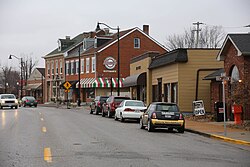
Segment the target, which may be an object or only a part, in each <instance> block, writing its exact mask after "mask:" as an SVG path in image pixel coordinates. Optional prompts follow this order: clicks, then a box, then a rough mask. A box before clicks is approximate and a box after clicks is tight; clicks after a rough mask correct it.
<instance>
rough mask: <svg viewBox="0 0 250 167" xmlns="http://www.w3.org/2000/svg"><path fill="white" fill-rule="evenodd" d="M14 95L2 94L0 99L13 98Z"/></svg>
mask: <svg viewBox="0 0 250 167" xmlns="http://www.w3.org/2000/svg"><path fill="white" fill-rule="evenodd" d="M15 98H16V97H15V95H2V96H1V99H15Z"/></svg>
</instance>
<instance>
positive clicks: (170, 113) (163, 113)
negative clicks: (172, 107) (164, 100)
mask: <svg viewBox="0 0 250 167" xmlns="http://www.w3.org/2000/svg"><path fill="white" fill-rule="evenodd" d="M161 114H162V115H174V112H161Z"/></svg>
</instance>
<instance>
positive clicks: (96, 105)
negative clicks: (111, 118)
mask: <svg viewBox="0 0 250 167" xmlns="http://www.w3.org/2000/svg"><path fill="white" fill-rule="evenodd" d="M108 98H109V97H108V96H96V97H95V99H94V100H93V101H92V103H91V104H90V114H93V112H95V114H96V115H98V114H99V112H101V111H102V105H103V103H104V102H106V100H107V99H108Z"/></svg>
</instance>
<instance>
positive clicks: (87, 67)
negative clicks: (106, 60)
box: [86, 58, 89, 73]
mask: <svg viewBox="0 0 250 167" xmlns="http://www.w3.org/2000/svg"><path fill="white" fill-rule="evenodd" d="M86 73H89V58H87V59H86Z"/></svg>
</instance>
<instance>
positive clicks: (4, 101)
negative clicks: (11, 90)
mask: <svg viewBox="0 0 250 167" xmlns="http://www.w3.org/2000/svg"><path fill="white" fill-rule="evenodd" d="M3 107H10V108H13V107H15V109H17V108H18V100H17V99H16V96H15V95H14V94H0V108H1V109H3Z"/></svg>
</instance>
